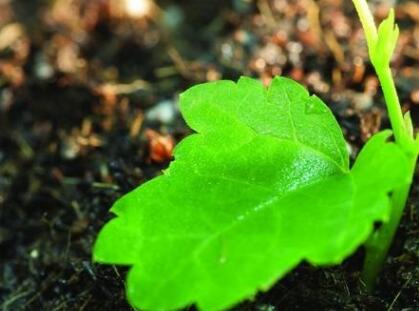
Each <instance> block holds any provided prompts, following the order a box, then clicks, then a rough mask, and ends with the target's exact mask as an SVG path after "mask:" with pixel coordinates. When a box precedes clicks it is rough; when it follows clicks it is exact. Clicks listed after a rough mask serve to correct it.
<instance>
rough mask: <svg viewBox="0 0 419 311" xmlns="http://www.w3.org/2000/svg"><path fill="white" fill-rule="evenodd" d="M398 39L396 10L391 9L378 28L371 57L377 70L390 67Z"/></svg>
mask: <svg viewBox="0 0 419 311" xmlns="http://www.w3.org/2000/svg"><path fill="white" fill-rule="evenodd" d="M398 38H399V27H398V26H397V25H396V24H395V21H394V10H393V9H391V10H390V12H389V14H388V16H387V18H386V19H384V20H383V21H382V22H381V24H380V26H379V27H378V36H377V39H376V42H375V45H374V49H373V53H372V55H371V61H372V63H373V64H374V66H375V67H376V68H382V67H387V66H389V64H390V61H391V58H392V56H393V53H394V49H395V48H396V44H397V39H398Z"/></svg>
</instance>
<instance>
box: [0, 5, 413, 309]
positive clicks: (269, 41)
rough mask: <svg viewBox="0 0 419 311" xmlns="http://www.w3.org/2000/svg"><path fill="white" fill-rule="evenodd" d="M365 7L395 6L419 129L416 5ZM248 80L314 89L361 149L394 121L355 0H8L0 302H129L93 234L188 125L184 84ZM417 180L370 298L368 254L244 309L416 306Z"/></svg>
mask: <svg viewBox="0 0 419 311" xmlns="http://www.w3.org/2000/svg"><path fill="white" fill-rule="evenodd" d="M370 5H371V8H372V10H373V12H374V14H375V17H376V19H377V21H380V20H382V19H383V18H384V17H385V16H386V14H387V12H388V10H389V8H390V7H392V6H395V9H396V19H397V22H398V24H399V26H400V28H401V33H400V38H399V43H398V46H397V50H396V53H395V57H394V61H393V68H394V72H395V74H396V77H397V79H396V83H397V87H398V90H399V95H400V100H401V103H402V105H403V109H404V110H407V109H410V110H411V111H412V114H413V118H414V121H415V122H416V124H419V109H418V108H419V86H418V85H419V68H418V59H419V49H418V47H419V3H418V2H417V1H414V0H411V1H409V0H406V1H402V0H400V1H391V0H387V1H385V0H381V1H378V0H374V1H370ZM241 75H248V76H253V77H256V78H259V79H261V80H262V81H263V83H264V84H266V85H268V84H269V83H270V81H271V79H272V77H274V76H275V75H286V76H290V77H292V78H293V79H295V80H297V81H300V82H301V83H303V84H304V85H306V86H307V87H308V89H309V90H310V92H314V93H316V94H317V95H318V96H319V97H321V98H322V99H323V100H324V101H325V102H326V103H327V104H328V105H329V106H330V108H331V109H332V110H333V112H334V113H335V115H336V117H337V118H338V120H339V123H340V125H341V126H342V129H343V131H344V134H345V137H346V139H347V141H348V149H349V150H350V152H351V156H352V158H353V157H354V156H355V155H356V154H357V152H358V150H359V148H360V147H361V146H362V144H363V143H364V142H365V141H366V140H367V139H368V138H369V137H370V136H371V135H372V134H374V133H375V132H377V131H378V130H380V129H381V128H383V127H386V126H388V120H387V117H386V115H385V109H384V106H383V99H382V95H381V92H380V90H379V85H378V81H377V78H376V77H375V75H374V72H373V70H372V67H371V64H370V63H369V61H368V57H367V50H366V46H365V41H364V36H363V33H362V29H361V28H360V24H359V21H358V20H357V18H356V15H355V12H354V9H353V7H352V3H351V1H344V0H319V1H316V0H289V1H285V0H199V1H197V0H195V1H194V0H178V1H175V0H173V1H170V0H162V1H157V0H89V1H87V0H30V1H29V0H0V310H2V311H6V310H133V309H132V308H131V307H129V306H128V305H127V303H126V301H125V298H124V276H125V273H126V269H123V268H120V267H107V266H97V265H93V264H92V263H91V246H92V243H93V241H94V239H95V237H96V234H97V232H98V230H99V228H100V227H101V226H102V225H103V223H104V222H105V221H106V220H108V219H109V218H110V217H111V216H110V215H109V214H108V209H109V208H110V206H111V204H112V202H113V201H114V200H115V199H116V198H118V197H119V196H121V195H122V194H123V193H126V192H127V191H129V190H131V189H133V188H134V187H136V186H137V185H139V184H140V183H142V182H144V181H146V180H148V179H150V178H152V177H153V176H155V175H157V174H159V172H160V170H161V169H163V168H165V167H167V165H168V162H169V161H170V160H171V158H172V151H173V147H174V145H175V144H176V143H177V142H178V141H179V140H180V139H182V138H183V137H184V136H185V135H188V134H189V133H190V130H189V129H188V128H187V127H186V126H185V124H184V122H183V121H182V119H181V117H180V115H179V112H178V108H177V99H178V95H179V93H180V92H182V91H183V90H185V89H186V88H188V87H189V86H191V85H193V84H196V83H200V82H205V81H212V80H217V79H234V80H236V79H238V77H240V76H241ZM416 184H417V183H416ZM417 190H418V189H417V186H415V187H414V191H413V195H412V198H411V203H409V206H408V208H407V209H406V211H407V214H406V215H405V217H404V220H403V222H402V226H401V230H400V232H399V235H398V238H397V242H396V243H395V246H394V249H393V250H392V257H391V258H390V259H389V262H388V265H387V267H386V269H385V271H384V272H383V277H382V280H381V281H380V285H379V286H378V289H377V291H376V292H375V293H374V294H367V293H365V291H363V289H362V286H361V285H360V284H359V279H358V275H357V273H358V271H359V266H360V263H361V261H362V260H361V259H362V252H358V254H357V255H355V256H354V257H353V258H352V259H350V260H348V261H347V262H346V263H344V265H342V266H340V267H335V268H329V269H313V268H312V267H310V266H308V265H302V266H301V267H299V268H298V269H297V270H296V271H294V272H293V273H291V274H290V275H289V276H288V277H287V278H286V279H285V280H283V281H281V282H280V283H279V284H278V285H277V286H275V287H274V288H273V289H272V290H270V291H269V292H267V293H265V294H261V295H259V296H257V297H256V298H255V299H254V300H253V301H252V302H248V303H245V304H243V305H240V306H239V307H237V309H238V310H272V311H273V310H277V309H278V310H390V309H392V310H402V309H403V310H418V309H419V305H418V292H417V287H418V282H419V281H418V275H419V271H418V267H417V262H418V258H419V256H418V253H419V251H418V241H419V239H418V237H417V236H418V234H417V233H418V232H419V228H418V225H417V223H418V222H417V213H418V204H417V199H418V194H417V193H418V191H417ZM162 299H164V297H162Z"/></svg>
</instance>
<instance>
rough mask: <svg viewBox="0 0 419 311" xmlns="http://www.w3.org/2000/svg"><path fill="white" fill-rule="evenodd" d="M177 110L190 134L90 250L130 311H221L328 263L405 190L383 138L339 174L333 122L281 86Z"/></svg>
mask: <svg viewBox="0 0 419 311" xmlns="http://www.w3.org/2000/svg"><path fill="white" fill-rule="evenodd" d="M180 105H181V111H182V114H183V116H184V118H185V120H186V122H187V123H188V125H189V126H190V127H191V128H193V129H194V130H195V131H197V134H193V135H191V136H189V137H187V138H186V139H184V140H183V141H182V142H181V143H180V144H179V145H178V146H177V148H176V150H175V161H173V162H172V163H171V165H170V167H169V169H167V170H166V171H165V172H164V174H163V175H162V176H159V177H157V178H155V179H153V180H151V181H149V182H147V183H145V184H144V185H142V186H140V187H138V188H137V189H135V190H134V191H132V192H130V193H128V194H127V195H125V196H124V197H123V198H121V199H120V200H118V201H117V202H116V204H115V205H114V206H113V207H112V212H114V213H115V214H116V215H117V217H116V218H114V219H113V220H111V221H110V222H109V223H108V224H106V225H105V226H104V228H103V229H102V231H101V232H100V234H99V236H98V239H97V241H96V244H95V247H94V260H95V261H97V262H102V263H109V264H124V265H130V266H132V267H131V269H130V272H129V274H128V282H127V283H128V284H127V295H128V299H129V301H130V303H131V304H132V305H134V306H136V307H138V308H141V309H145V310H173V309H177V308H181V307H185V306H187V305H191V304H196V305H197V306H198V307H199V308H200V309H201V310H220V309H224V308H228V307H231V306H232V305H234V304H236V303H237V302H239V301H240V300H242V299H245V298H248V297H251V296H253V295H254V294H256V293H257V291H259V290H267V289H268V288H269V287H270V286H272V285H273V284H274V283H275V282H276V281H277V280H278V279H279V278H281V277H283V276H284V275H285V274H286V273H287V272H288V271H290V270H291V269H293V268H294V267H295V266H296V265H298V264H299V263H300V262H302V261H303V260H306V261H308V262H310V263H312V264H316V265H320V264H335V263H339V262H341V261H342V260H343V259H344V258H345V257H346V256H348V255H349V254H351V253H352V252H353V251H354V250H355V249H356V248H357V247H358V246H359V245H360V243H362V242H364V241H365V240H366V239H367V237H368V235H369V234H370V233H371V231H372V228H373V224H374V222H375V221H385V220H386V219H387V218H388V215H389V197H388V193H389V192H391V191H392V189H393V188H394V187H396V186H398V185H400V184H402V183H406V182H408V177H407V174H408V173H407V171H408V170H407V163H406V157H405V155H404V153H403V152H402V151H401V150H400V149H399V147H397V146H396V145H395V144H393V143H390V142H387V140H388V138H389V136H390V135H391V133H390V132H383V133H380V134H378V135H376V136H374V137H373V138H372V139H371V140H370V141H369V142H368V144H367V145H366V146H365V148H364V149H363V151H362V152H361V154H360V156H359V158H358V160H357V161H356V163H355V165H354V168H353V169H352V171H349V169H348V154H347V151H346V146H345V141H344V138H343V135H342V132H341V130H340V128H339V126H338V124H337V122H336V120H335V119H334V117H333V115H332V113H331V112H330V110H329V109H328V108H327V106H326V105H324V104H323V103H322V101H321V100H320V99H318V98H317V97H315V96H309V94H308V93H307V91H306V90H305V89H304V88H303V87H302V86H301V85H299V84H298V83H296V82H294V81H292V80H289V79H285V78H275V79H274V81H273V82H272V84H271V86H270V88H269V89H268V90H266V89H265V88H264V87H263V86H262V85H261V84H260V82H257V81H255V80H252V79H249V78H241V79H240V81H239V82H238V83H237V84H235V83H233V82H230V81H219V82H211V83H207V84H202V85H198V86H195V87H193V88H191V89H190V90H188V91H187V92H185V93H184V94H183V95H182V96H181V104H180ZM371 189H373V190H371Z"/></svg>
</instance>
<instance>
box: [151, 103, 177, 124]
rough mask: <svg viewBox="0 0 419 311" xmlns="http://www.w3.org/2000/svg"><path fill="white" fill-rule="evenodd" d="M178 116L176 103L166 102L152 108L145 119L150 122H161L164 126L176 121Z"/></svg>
mask: <svg viewBox="0 0 419 311" xmlns="http://www.w3.org/2000/svg"><path fill="white" fill-rule="evenodd" d="M176 114H177V109H176V107H175V104H174V102H173V101H171V100H164V101H161V102H159V103H158V104H157V105H155V106H154V107H152V108H150V109H149V110H148V111H147V112H146V114H145V117H146V119H147V120H148V121H159V122H161V123H163V124H170V123H172V122H173V121H174V119H175V117H176Z"/></svg>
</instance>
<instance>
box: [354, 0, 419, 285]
mask: <svg viewBox="0 0 419 311" xmlns="http://www.w3.org/2000/svg"><path fill="white" fill-rule="evenodd" d="M352 1H353V3H354V5H355V8H356V11H357V13H358V16H359V19H360V20H361V23H362V27H363V29H364V33H365V37H366V40H367V45H368V52H369V56H370V59H371V62H372V64H373V66H374V69H375V71H376V73H377V76H378V79H379V81H380V84H381V88H382V90H383V94H384V99H385V103H386V106H387V111H388V115H389V119H390V123H391V126H392V129H393V133H394V137H395V141H396V144H398V145H399V146H400V147H401V148H402V149H403V150H404V151H405V153H406V156H407V157H408V160H409V163H410V172H411V174H410V176H411V180H413V175H414V171H415V167H416V162H417V157H418V150H419V148H418V143H417V140H415V138H414V134H413V126H412V120H411V118H410V114H406V115H405V116H403V113H402V109H401V106H400V102H399V98H398V95H397V91H396V87H395V83H394V79H393V75H392V72H391V68H390V59H391V55H392V53H393V50H394V47H395V43H396V41H397V36H398V28H397V25H395V24H394V11H393V10H391V11H390V13H389V17H388V20H387V21H385V22H383V24H384V23H387V22H388V23H391V25H390V26H389V28H387V31H385V30H384V28H385V26H388V25H389V24H387V25H383V24H382V25H380V28H379V29H378V30H377V27H376V25H375V23H374V18H373V15H372V14H371V11H370V9H369V7H368V3H367V1H366V0H352ZM381 27H382V28H383V31H381V32H380V29H381ZM389 169H391V168H389ZM410 186H411V183H409V184H406V185H402V186H400V188H398V189H397V190H396V191H394V193H393V195H392V211H391V214H390V218H389V220H388V222H386V223H384V224H383V226H382V227H381V228H380V229H379V230H378V231H376V232H374V233H373V235H372V236H371V237H370V239H369V240H368V241H367V243H366V258H365V262H364V268H363V272H362V279H363V281H364V282H365V284H366V287H367V289H369V290H372V289H373V287H374V284H375V282H376V279H377V276H378V274H379V273H380V271H381V268H382V266H383V264H384V261H385V259H386V257H387V253H388V251H389V248H390V246H391V243H392V241H393V238H394V235H395V233H396V231H397V228H398V226H399V223H400V218H401V216H402V214H403V210H404V207H405V206H406V201H407V197H408V195H409V191H410Z"/></svg>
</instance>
